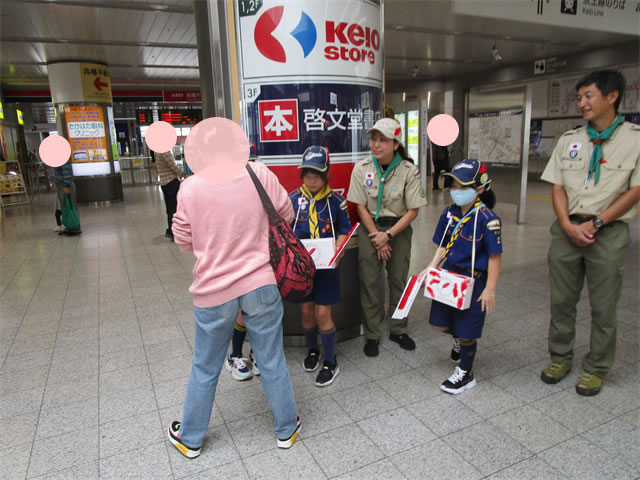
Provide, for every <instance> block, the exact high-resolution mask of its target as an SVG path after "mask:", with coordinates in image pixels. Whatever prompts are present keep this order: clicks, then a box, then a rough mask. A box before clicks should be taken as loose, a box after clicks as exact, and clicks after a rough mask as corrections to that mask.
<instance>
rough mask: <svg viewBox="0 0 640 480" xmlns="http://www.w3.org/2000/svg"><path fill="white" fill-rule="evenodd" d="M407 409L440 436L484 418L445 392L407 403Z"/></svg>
mask: <svg viewBox="0 0 640 480" xmlns="http://www.w3.org/2000/svg"><path fill="white" fill-rule="evenodd" d="M406 409H407V410H408V411H409V412H411V414H412V415H413V416H414V417H416V418H417V419H418V420H420V421H421V422H422V423H423V424H424V425H426V426H427V427H428V428H429V429H430V430H431V431H432V432H433V433H435V434H436V435H437V436H439V437H441V436H444V435H448V434H449V433H452V432H456V431H458V430H461V429H463V428H466V427H468V426H470V425H473V424H475V423H478V422H481V421H482V420H483V419H482V417H481V416H480V415H478V414H477V413H475V412H474V411H473V410H471V409H469V408H468V407H466V406H465V405H464V404H463V403H461V402H459V401H458V400H457V399H456V398H455V397H454V396H452V395H447V394H445V393H443V392H440V395H436V396H434V397H431V398H428V399H426V400H422V401H420V402H416V403H413V404H411V405H407V406H406Z"/></svg>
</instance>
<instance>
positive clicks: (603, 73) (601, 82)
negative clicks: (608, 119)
mask: <svg viewBox="0 0 640 480" xmlns="http://www.w3.org/2000/svg"><path fill="white" fill-rule="evenodd" d="M594 83H595V85H596V88H597V89H598V90H600V92H602V95H604V96H607V95H609V94H610V93H611V92H616V91H617V92H618V98H617V99H616V103H615V109H616V112H617V111H618V107H619V106H620V102H621V101H622V95H624V89H625V87H626V85H627V81H626V80H625V78H624V75H622V74H621V73H620V72H617V71H615V70H598V71H596V72H591V73H588V74H587V75H585V76H584V77H582V78H581V79H580V80H578V83H576V92H577V91H578V90H580V89H581V88H582V87H586V86H588V85H593V84H594Z"/></svg>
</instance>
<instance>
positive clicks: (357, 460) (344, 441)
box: [304, 425, 385, 477]
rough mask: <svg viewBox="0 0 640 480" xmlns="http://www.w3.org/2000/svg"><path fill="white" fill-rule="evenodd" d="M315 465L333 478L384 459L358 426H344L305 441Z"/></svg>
mask: <svg viewBox="0 0 640 480" xmlns="http://www.w3.org/2000/svg"><path fill="white" fill-rule="evenodd" d="M304 444H305V445H306V447H307V448H308V449H309V451H310V452H311V454H312V455H313V457H314V458H315V460H316V462H318V464H319V465H320V467H322V470H323V471H324V472H325V473H326V474H327V475H328V476H329V477H334V476H337V475H341V474H343V473H346V472H349V471H351V470H355V469H358V468H361V467H363V466H365V465H368V464H370V463H373V462H376V461H378V460H381V459H382V458H384V456H385V455H384V453H382V452H381V451H380V450H379V449H378V448H377V447H376V446H375V444H374V443H373V442H372V441H371V440H370V439H369V438H368V437H367V435H366V434H365V433H364V432H363V431H362V430H361V429H360V428H358V426H357V425H346V426H344V427H340V428H338V429H336V430H332V431H330V432H326V433H321V434H319V435H316V436H314V437H312V438H309V439H307V440H304Z"/></svg>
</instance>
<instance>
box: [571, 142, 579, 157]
mask: <svg viewBox="0 0 640 480" xmlns="http://www.w3.org/2000/svg"><path fill="white" fill-rule="evenodd" d="M581 148H582V144H581V143H572V144H571V145H569V156H570V157H571V158H576V157H577V156H578V153H579V152H580V149H581Z"/></svg>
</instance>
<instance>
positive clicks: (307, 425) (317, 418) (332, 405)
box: [296, 395, 352, 439]
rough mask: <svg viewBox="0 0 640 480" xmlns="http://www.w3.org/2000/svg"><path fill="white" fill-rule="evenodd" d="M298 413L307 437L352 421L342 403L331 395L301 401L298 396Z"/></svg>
mask: <svg viewBox="0 0 640 480" xmlns="http://www.w3.org/2000/svg"><path fill="white" fill-rule="evenodd" d="M296 401H297V405H298V415H300V417H301V418H302V427H303V428H302V433H301V434H300V436H301V437H302V438H303V439H305V438H309V437H313V436H314V435H317V434H319V433H324V432H327V431H329V430H334V429H336V428H339V427H342V426H345V425H348V424H350V423H352V421H351V419H350V418H349V415H347V414H346V413H345V412H344V410H342V408H340V405H338V403H337V402H336V401H335V400H334V399H333V397H331V396H330V395H325V396H323V397H318V398H313V399H310V400H306V401H303V402H300V401H299V400H298V397H296Z"/></svg>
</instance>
